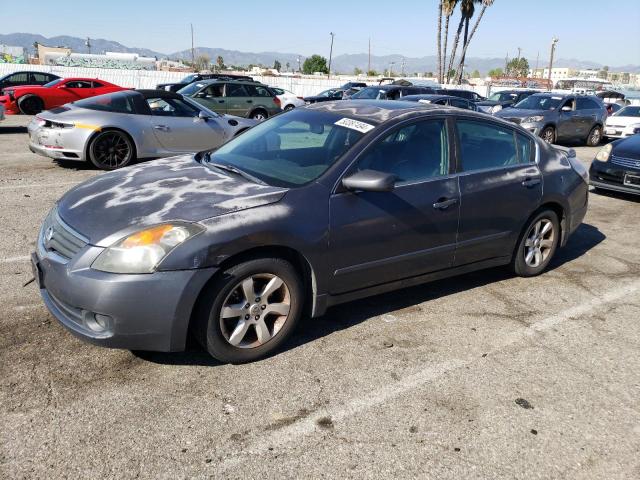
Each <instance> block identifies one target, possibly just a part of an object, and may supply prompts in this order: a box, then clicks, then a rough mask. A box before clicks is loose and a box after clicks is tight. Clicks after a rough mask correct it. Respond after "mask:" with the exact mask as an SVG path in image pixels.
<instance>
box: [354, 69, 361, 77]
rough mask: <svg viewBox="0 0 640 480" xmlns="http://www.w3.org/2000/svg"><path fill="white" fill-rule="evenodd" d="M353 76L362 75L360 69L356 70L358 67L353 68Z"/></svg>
mask: <svg viewBox="0 0 640 480" xmlns="http://www.w3.org/2000/svg"><path fill="white" fill-rule="evenodd" d="M353 74H354V75H356V76H357V75H362V69H361V68H358V67H356V68H354V69H353Z"/></svg>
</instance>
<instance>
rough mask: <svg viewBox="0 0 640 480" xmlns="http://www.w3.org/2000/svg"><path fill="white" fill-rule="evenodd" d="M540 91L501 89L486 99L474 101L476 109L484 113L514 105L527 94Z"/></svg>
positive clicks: (494, 111)
mask: <svg viewBox="0 0 640 480" xmlns="http://www.w3.org/2000/svg"><path fill="white" fill-rule="evenodd" d="M534 93H540V92H539V90H502V91H500V92H496V93H494V94H492V95H490V96H489V98H487V99H486V100H480V101H479V102H476V105H477V106H478V110H479V111H481V112H484V113H497V112H499V111H500V110H502V109H503V108H507V107H510V106H512V105H515V104H516V103H518V102H519V101H520V100H524V99H525V98H527V97H528V96H529V95H533V94H534Z"/></svg>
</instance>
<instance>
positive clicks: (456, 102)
mask: <svg viewBox="0 0 640 480" xmlns="http://www.w3.org/2000/svg"><path fill="white" fill-rule="evenodd" d="M449 105H451V106H452V107H457V108H466V109H468V108H469V102H467V101H466V100H463V99H462V98H451V99H449Z"/></svg>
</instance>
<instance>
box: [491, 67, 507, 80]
mask: <svg viewBox="0 0 640 480" xmlns="http://www.w3.org/2000/svg"><path fill="white" fill-rule="evenodd" d="M488 75H489V76H490V77H492V78H497V77H501V76H503V75H504V72H503V71H502V69H501V68H493V69H491V70H489V73H488Z"/></svg>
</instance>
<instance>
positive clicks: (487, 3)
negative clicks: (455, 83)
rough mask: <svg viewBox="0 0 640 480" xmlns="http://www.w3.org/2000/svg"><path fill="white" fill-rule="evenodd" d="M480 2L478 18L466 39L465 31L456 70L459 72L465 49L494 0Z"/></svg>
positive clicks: (465, 52) (464, 56)
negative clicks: (480, 7)
mask: <svg viewBox="0 0 640 480" xmlns="http://www.w3.org/2000/svg"><path fill="white" fill-rule="evenodd" d="M481 1H482V9H481V10H480V15H478V18H477V19H476V23H475V24H474V25H473V29H472V30H471V34H470V35H469V37H468V38H467V34H466V30H465V38H464V45H463V47H462V54H461V55H460V63H459V66H458V70H460V72H462V65H464V59H465V58H466V56H467V48H469V44H470V43H471V39H472V38H473V35H474V34H475V33H476V30H477V29H478V25H479V24H480V20H482V17H483V16H484V12H485V11H486V10H487V8H488V7H490V6H491V5H493V2H494V0H481Z"/></svg>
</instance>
